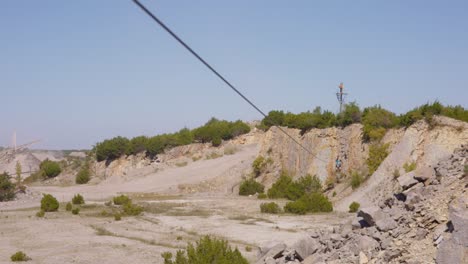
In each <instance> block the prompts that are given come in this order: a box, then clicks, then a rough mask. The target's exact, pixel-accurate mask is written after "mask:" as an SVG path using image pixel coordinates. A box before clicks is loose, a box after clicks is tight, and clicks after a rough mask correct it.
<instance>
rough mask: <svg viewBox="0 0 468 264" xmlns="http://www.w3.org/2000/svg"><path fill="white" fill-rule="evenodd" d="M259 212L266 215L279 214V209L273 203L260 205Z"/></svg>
mask: <svg viewBox="0 0 468 264" xmlns="http://www.w3.org/2000/svg"><path fill="white" fill-rule="evenodd" d="M260 212H262V213H267V214H279V213H281V208H280V207H279V205H278V204H276V203H275V202H271V203H262V204H261V205H260Z"/></svg>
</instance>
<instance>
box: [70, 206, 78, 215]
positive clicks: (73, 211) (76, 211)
mask: <svg viewBox="0 0 468 264" xmlns="http://www.w3.org/2000/svg"><path fill="white" fill-rule="evenodd" d="M71 212H72V214H74V215H77V214H79V213H80V208H79V207H75V208H73V209H72V211H71Z"/></svg>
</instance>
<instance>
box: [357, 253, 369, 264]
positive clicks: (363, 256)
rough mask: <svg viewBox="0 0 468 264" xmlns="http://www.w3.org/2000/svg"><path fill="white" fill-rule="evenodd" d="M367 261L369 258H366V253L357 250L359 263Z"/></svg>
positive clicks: (363, 263)
mask: <svg viewBox="0 0 468 264" xmlns="http://www.w3.org/2000/svg"><path fill="white" fill-rule="evenodd" d="M368 262H369V259H368V258H367V256H366V254H364V253H363V252H362V251H359V264H366V263H368Z"/></svg>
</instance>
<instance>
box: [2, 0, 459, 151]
mask: <svg viewBox="0 0 468 264" xmlns="http://www.w3.org/2000/svg"><path fill="white" fill-rule="evenodd" d="M142 2H143V3H144V4H146V5H147V6H148V8H149V9H151V10H152V11H153V12H154V13H155V14H157V15H158V16H159V17H160V18H161V19H162V20H163V21H165V22H166V24H167V25H168V26H170V27H171V28H172V29H173V30H174V31H175V32H176V33H178V34H179V35H180V36H181V37H182V38H183V39H184V40H185V41H186V42H187V43H189V44H190V45H191V46H192V47H193V48H194V49H195V50H196V51H197V52H198V53H199V54H201V55H202V56H203V57H204V58H205V59H206V60H207V61H208V62H209V63H211V64H212V65H213V66H215V68H217V69H218V70H219V71H220V72H221V73H222V74H224V75H225V76H226V77H227V78H228V79H229V80H230V81H231V82H232V83H233V84H234V85H236V86H237V87H238V88H239V90H241V91H242V92H244V93H245V94H246V95H247V96H248V97H249V98H250V99H252V101H254V102H255V103H256V104H257V105H258V106H259V107H260V108H261V109H263V110H264V111H265V112H268V111H270V110H273V109H282V110H285V111H292V112H301V111H307V110H311V109H313V108H314V107H315V106H317V105H319V106H322V108H324V109H329V110H332V111H337V110H338V105H337V102H336V98H335V95H334V93H335V92H336V88H337V85H338V84H339V83H340V82H344V83H345V88H346V89H347V91H348V92H349V93H350V95H349V100H355V101H357V102H358V103H359V105H360V106H362V107H365V106H370V105H375V104H380V105H382V106H384V107H385V108H388V109H390V110H392V111H395V112H397V113H401V112H405V111H407V110H409V109H410V108H413V107H415V106H417V105H420V104H423V103H425V102H428V101H434V100H436V99H437V100H440V101H441V102H442V103H444V104H451V105H456V104H459V105H462V106H464V107H465V108H466V107H467V106H468V99H467V98H468V91H467V88H468V87H467V83H468V32H467V30H468V16H466V10H468V2H467V1H427V0H426V1H422V0H421V1H418V0H414V1H403V0H401V1H306V0H304V1H271V0H269V1H266V0H264V1H251V0H240V1H214V0H212V1H189V0H185V1H169V0H167V1H156V0H142ZM0 34H1V41H0V55H1V56H0V58H1V59H0V72H1V74H0V91H1V98H2V100H1V101H2V102H1V106H2V108H3V109H4V110H3V111H2V114H1V115H0V124H2V126H1V129H0V145H3V146H6V145H10V144H11V138H12V134H13V131H15V130H16V132H17V138H18V144H19V143H24V142H28V141H31V140H33V139H41V140H42V142H41V143H40V144H37V145H36V147H38V148H50V149H69V148H90V147H91V146H92V145H93V144H95V143H96V142H98V141H100V140H103V139H106V138H110V137H113V136H117V135H122V136H127V137H133V136H138V135H141V134H144V135H154V134H159V133H164V132H173V131H176V130H178V129H180V128H182V127H184V126H187V127H195V126H199V125H201V124H203V123H204V122H205V121H207V120H208V119H209V118H210V117H212V116H216V117H218V118H222V119H228V120H236V119H242V120H255V119H261V116H260V115H259V114H258V113H257V112H255V111H254V110H253V109H252V108H251V107H250V106H249V105H247V104H246V103H245V102H244V101H242V99H241V98H240V97H238V96H237V95H236V94H235V93H234V92H233V91H231V90H230V89H228V88H227V87H226V86H225V85H224V84H223V83H222V82H221V81H220V80H218V79H217V78H216V77H215V76H214V75H212V74H211V73H210V72H209V71H208V70H207V69H206V68H204V66H202V65H201V64H200V63H199V62H198V61H196V60H195V59H194V58H193V57H192V56H191V55H190V54H189V53H188V52H187V51H185V50H184V49H183V48H182V47H181V46H179V44H177V43H176V42H175V41H174V40H173V39H172V38H170V37H169V35H168V34H167V33H166V32H164V31H162V29H160V28H159V27H158V26H157V25H156V24H155V23H154V22H153V21H151V20H150V19H149V17H147V16H146V15H145V14H144V13H142V11H141V10H139V9H138V8H137V7H136V6H135V5H134V4H133V2H132V1H130V0H99V1H96V0H80V1H59V0H55V1H52V0H45V1H25V0H5V1H2V5H1V8H0Z"/></svg>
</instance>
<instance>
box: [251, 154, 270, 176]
mask: <svg viewBox="0 0 468 264" xmlns="http://www.w3.org/2000/svg"><path fill="white" fill-rule="evenodd" d="M266 165H267V163H266V161H265V158H264V157H263V156H258V157H257V158H256V159H255V160H254V161H253V163H252V170H253V173H254V175H255V177H258V176H260V174H261V173H262V172H263V170H264V169H265V167H266Z"/></svg>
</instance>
